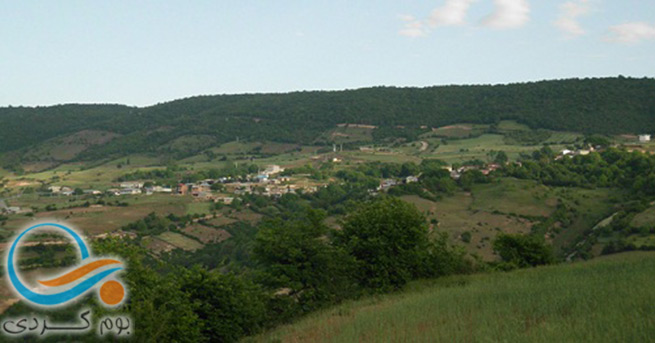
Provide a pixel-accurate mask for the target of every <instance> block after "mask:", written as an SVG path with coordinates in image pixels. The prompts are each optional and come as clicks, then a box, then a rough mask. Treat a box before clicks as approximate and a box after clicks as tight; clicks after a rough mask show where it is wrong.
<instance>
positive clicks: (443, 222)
mask: <svg viewBox="0 0 655 343" xmlns="http://www.w3.org/2000/svg"><path fill="white" fill-rule="evenodd" d="M402 199H403V200H405V201H407V202H410V203H412V204H414V205H416V207H417V208H418V209H419V210H420V211H421V212H423V213H424V214H425V215H426V217H427V218H428V221H431V220H432V219H436V220H437V221H438V224H437V225H436V226H435V227H434V228H433V230H434V231H435V232H446V233H448V235H449V237H450V239H451V242H452V243H455V244H458V245H461V246H463V247H464V248H465V249H466V250H467V251H468V252H469V253H474V254H477V255H478V256H480V257H482V258H483V259H484V260H487V261H492V260H495V259H496V258H497V257H496V256H495V255H494V253H493V248H492V241H493V239H494V238H495V237H496V235H497V234H499V233H528V232H530V227H531V226H532V222H530V221H529V220H526V219H523V218H517V217H512V216H507V215H503V214H494V213H491V212H487V211H479V210H472V209H471V208H470V206H471V204H472V202H473V197H472V196H471V194H469V193H464V192H460V193H456V194H455V195H453V196H450V197H444V198H443V199H442V200H440V201H438V202H433V201H430V200H427V199H423V198H420V197H418V196H416V195H407V196H403V197H402ZM465 232H468V233H469V234H470V236H471V239H470V242H465V241H463V240H462V239H461V237H462V234H463V233H465Z"/></svg>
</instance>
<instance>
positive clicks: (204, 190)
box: [187, 183, 211, 197]
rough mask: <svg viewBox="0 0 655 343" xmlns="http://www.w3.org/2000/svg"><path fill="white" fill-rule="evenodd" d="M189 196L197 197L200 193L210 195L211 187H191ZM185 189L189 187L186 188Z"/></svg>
mask: <svg viewBox="0 0 655 343" xmlns="http://www.w3.org/2000/svg"><path fill="white" fill-rule="evenodd" d="M190 188H191V195H193V196H194V197H197V196H199V195H200V193H210V192H211V186H210V185H209V184H202V183H201V184H199V185H191V187H190ZM187 189H189V187H188V186H187Z"/></svg>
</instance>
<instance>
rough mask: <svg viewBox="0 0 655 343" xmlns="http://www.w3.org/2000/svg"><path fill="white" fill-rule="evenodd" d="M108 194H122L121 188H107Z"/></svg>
mask: <svg viewBox="0 0 655 343" xmlns="http://www.w3.org/2000/svg"><path fill="white" fill-rule="evenodd" d="M107 194H109V195H121V190H120V189H118V188H110V189H108V190H107Z"/></svg>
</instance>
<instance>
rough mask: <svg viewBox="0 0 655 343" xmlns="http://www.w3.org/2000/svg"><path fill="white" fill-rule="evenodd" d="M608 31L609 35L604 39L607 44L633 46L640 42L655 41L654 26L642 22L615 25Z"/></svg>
mask: <svg viewBox="0 0 655 343" xmlns="http://www.w3.org/2000/svg"><path fill="white" fill-rule="evenodd" d="M609 30H610V34H609V35H608V36H607V37H606V40H607V41H609V42H618V43H626V44H634V43H639V42H640V41H642V40H648V39H655V25H650V24H648V23H644V22H634V23H625V24H621V25H615V26H612V27H610V29H609Z"/></svg>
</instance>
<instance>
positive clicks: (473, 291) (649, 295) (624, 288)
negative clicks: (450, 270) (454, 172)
mask: <svg viewBox="0 0 655 343" xmlns="http://www.w3.org/2000/svg"><path fill="white" fill-rule="evenodd" d="M653 270H655V254H654V253H627V254H619V255H613V256H608V257H603V258H599V259H596V260H593V261H590V262H583V263H575V264H568V265H557V266H550V267H540V268H534V269H525V270H518V271H514V272H510V273H495V274H481V275H471V276H453V277H447V278H442V279H438V280H434V281H424V282H420V283H415V284H413V285H412V287H408V289H407V290H406V291H404V292H402V293H399V294H394V295H389V296H383V297H381V298H368V299H364V300H361V301H357V302H352V303H347V304H344V305H341V306H338V307H336V308H332V309H329V310H326V311H322V312H318V313H314V314H311V315H309V316H308V317H306V318H304V319H302V320H300V321H298V322H297V323H294V324H292V325H287V326H283V327H280V328H278V329H276V330H273V331H272V332H269V333H267V334H264V335H261V336H258V337H254V338H250V339H246V340H245V341H246V342H382V341H396V342H410V341H411V342H462V341H466V342H486V341H489V342H645V341H650V340H652V337H653V332H655V320H654V319H653V318H655V308H654V307H653V306H652V304H653V302H654V301H655V291H654V290H653V287H652V280H653V278H652V271H653Z"/></svg>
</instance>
